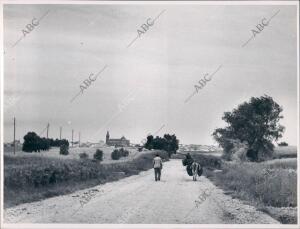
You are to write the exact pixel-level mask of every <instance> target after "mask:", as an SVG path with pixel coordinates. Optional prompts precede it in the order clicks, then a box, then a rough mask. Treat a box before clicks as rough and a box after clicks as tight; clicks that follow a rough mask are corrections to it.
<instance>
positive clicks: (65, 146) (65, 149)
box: [59, 144, 69, 155]
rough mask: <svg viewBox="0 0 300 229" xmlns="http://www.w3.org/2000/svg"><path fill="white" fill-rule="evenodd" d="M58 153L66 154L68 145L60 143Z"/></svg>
mask: <svg viewBox="0 0 300 229" xmlns="http://www.w3.org/2000/svg"><path fill="white" fill-rule="evenodd" d="M59 154H62V155H68V154H69V146H68V145H64V144H63V145H61V146H60V149H59Z"/></svg>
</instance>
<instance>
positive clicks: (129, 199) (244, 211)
mask: <svg viewBox="0 0 300 229" xmlns="http://www.w3.org/2000/svg"><path fill="white" fill-rule="evenodd" d="M4 222H5V223H91V224H96V223H99V224H100V223H114V224H119V223H130V224H135V223H144V224H150V223H156V224H160V223H166V224H179V223H180V224H211V223H213V224H224V223H231V224H233V223H239V224H240V223H247V224H252V223H255V224H256V223H259V224H265V223H272V224H277V223H278V221H276V220H274V219H273V218H271V217H270V216H268V215H266V214H264V213H262V212H259V211H257V210H255V208H254V207H252V206H249V205H245V204H243V203H242V202H241V201H239V200H236V199H232V198H231V197H230V196H228V195H225V194H224V193H223V191H222V190H221V189H219V188H217V187H216V186H214V185H213V184H212V183H211V182H210V181H209V180H208V179H206V178H205V177H203V176H202V177H200V179H198V181H197V182H193V180H192V178H191V177H189V176H188V175H187V173H186V171H185V168H184V167H183V166H182V164H181V161H180V160H171V161H170V162H166V163H165V164H164V168H163V171H162V180H161V181H160V182H155V181H154V176H153V171H152V170H149V171H146V172H142V173H140V174H139V175H136V176H131V177H128V178H125V179H122V180H120V181H116V182H112V183H107V184H105V185H99V186H96V187H94V188H90V189H86V190H81V191H78V192H75V193H73V194H70V195H65V196H59V197H53V198H49V199H46V200H44V201H39V202H35V203H30V204H22V205H19V206H17V207H13V208H8V209H6V210H5V212H4Z"/></svg>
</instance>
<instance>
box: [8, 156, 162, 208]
mask: <svg viewBox="0 0 300 229" xmlns="http://www.w3.org/2000/svg"><path fill="white" fill-rule="evenodd" d="M156 152H157V151H151V152H148V153H141V154H140V155H139V156H138V157H136V158H134V159H132V160H131V161H121V162H119V163H106V164H103V163H99V162H98V161H95V160H89V159H86V160H74V159H65V160H60V159H57V158H49V157H35V156H32V157H30V156H28V155H27V156H25V157H21V156H18V157H12V156H7V155H6V156H4V204H5V207H8V206H13V205H17V204H20V203H25V202H31V201H36V200H40V199H44V198H47V197H51V196H56V195H62V194H67V193H70V192H72V191H75V190H79V189H82V188H87V187H91V186H94V185H97V184H102V183H105V182H109V181H114V180H118V179H120V178H122V177H124V176H130V175H134V174H138V173H139V172H140V171H143V170H147V169H150V168H152V160H153V158H154V156H155V153H156ZM160 155H161V156H162V157H163V158H165V159H166V160H167V158H168V156H167V153H165V152H160Z"/></svg>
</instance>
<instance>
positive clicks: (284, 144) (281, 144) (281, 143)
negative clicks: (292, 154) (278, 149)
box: [278, 142, 289, 146]
mask: <svg viewBox="0 0 300 229" xmlns="http://www.w3.org/2000/svg"><path fill="white" fill-rule="evenodd" d="M288 145H289V144H287V143H286V142H280V143H278V146H288Z"/></svg>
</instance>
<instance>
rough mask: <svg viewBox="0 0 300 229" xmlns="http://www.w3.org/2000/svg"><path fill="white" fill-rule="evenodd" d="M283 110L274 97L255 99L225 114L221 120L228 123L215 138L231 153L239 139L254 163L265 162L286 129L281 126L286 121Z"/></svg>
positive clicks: (216, 132) (226, 152)
mask: <svg viewBox="0 0 300 229" xmlns="http://www.w3.org/2000/svg"><path fill="white" fill-rule="evenodd" d="M281 112H282V107H280V106H279V105H278V104H277V103H276V102H275V101H274V100H273V98H272V97H270V96H268V95H264V96H261V97H258V98H255V97H252V98H251V99H250V101H249V102H244V103H243V104H241V105H239V106H238V107H237V108H236V109H234V110H233V111H232V112H225V113H224V116H223V117H222V119H223V120H224V121H225V122H227V124H228V126H227V127H225V128H218V129H216V130H215V131H214V133H213V137H214V139H215V140H216V141H217V142H218V143H219V144H220V145H221V146H222V147H223V149H224V153H225V154H229V153H231V150H232V149H233V148H234V144H233V142H234V141H236V140H238V141H240V142H244V143H246V144H247V145H248V151H247V157H248V158H249V159H250V160H252V161H262V160H264V159H266V158H268V157H270V156H272V153H273V150H274V145H273V141H277V140H278V139H279V138H280V137H282V133H283V131H284V127H283V126H281V125H280V124H279V120H280V119H281V118H283V116H282V115H280V113H281Z"/></svg>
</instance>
